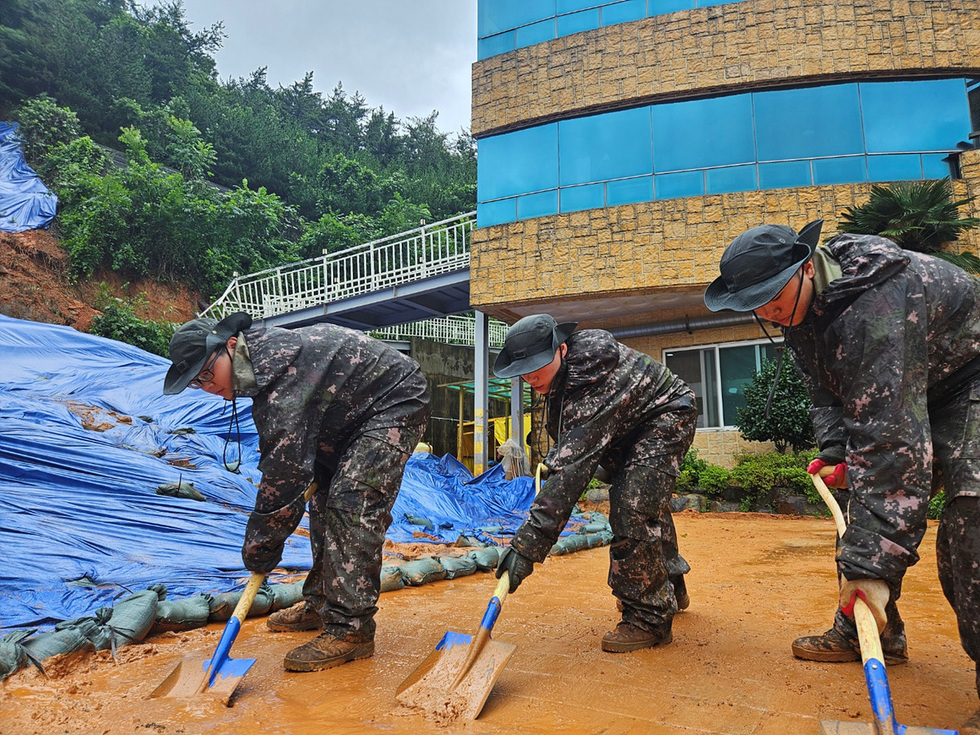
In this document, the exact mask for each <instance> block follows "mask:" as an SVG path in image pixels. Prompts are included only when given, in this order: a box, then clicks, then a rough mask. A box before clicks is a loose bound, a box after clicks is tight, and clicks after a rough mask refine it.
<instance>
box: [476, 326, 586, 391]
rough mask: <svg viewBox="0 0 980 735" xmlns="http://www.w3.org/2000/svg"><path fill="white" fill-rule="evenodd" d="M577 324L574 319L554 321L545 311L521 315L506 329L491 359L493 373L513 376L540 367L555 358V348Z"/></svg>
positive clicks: (499, 376) (500, 375) (525, 373)
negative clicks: (501, 346)
mask: <svg viewBox="0 0 980 735" xmlns="http://www.w3.org/2000/svg"><path fill="white" fill-rule="evenodd" d="M577 326H578V322H565V323H563V324H558V322H556V321H555V319H554V317H552V316H551V315H549V314H533V315H532V316H526V317H524V318H523V319H521V320H520V321H518V322H516V323H515V324H514V325H513V326H512V327H511V328H510V329H508V330H507V336H506V337H505V338H504V347H503V349H502V350H501V351H500V354H499V355H497V359H496V360H494V361H493V374H494V375H496V376H497V377H498V378H516V377H517V376H518V375H527V374H528V373H533V372H534V371H535V370H540V369H541V368H543V367H544V366H545V365H547V364H548V363H550V362H551V361H552V360H554V359H555V352H557V351H558V348H559V347H561V343H562V342H564V341H565V340H566V339H568V336H569V335H570V334H571V333H572V332H574V331H575V327H577Z"/></svg>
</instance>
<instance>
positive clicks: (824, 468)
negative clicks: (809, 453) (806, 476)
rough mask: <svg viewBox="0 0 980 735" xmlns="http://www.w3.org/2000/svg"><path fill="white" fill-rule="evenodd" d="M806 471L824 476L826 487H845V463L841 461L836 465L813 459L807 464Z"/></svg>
mask: <svg viewBox="0 0 980 735" xmlns="http://www.w3.org/2000/svg"><path fill="white" fill-rule="evenodd" d="M806 471H807V472H809V473H810V474H811V475H820V477H822V478H824V482H825V483H826V484H827V487H832V488H841V487H847V465H846V464H844V463H843V462H841V463H840V464H837V465H829V464H827V463H826V462H824V461H823V460H822V459H815V460H813V461H812V462H811V463H810V464H809V466H808V467H807V468H806Z"/></svg>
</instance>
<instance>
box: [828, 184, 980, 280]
mask: <svg viewBox="0 0 980 735" xmlns="http://www.w3.org/2000/svg"><path fill="white" fill-rule="evenodd" d="M972 201H973V197H968V198H966V199H960V200H959V201H953V188H952V185H951V183H950V181H949V179H938V180H935V181H921V182H920V181H913V182H900V183H897V184H892V185H891V186H877V185H876V186H872V187H871V196H870V197H869V198H868V201H867V202H866V203H865V204H862V205H860V206H857V207H848V208H847V209H846V210H844V213H843V214H842V215H841V224H840V227H839V231H840V232H852V233H855V234H860V235H881V236H882V237H887V238H889V239H890V240H894V241H895V242H896V243H898V244H899V245H900V246H901V247H903V248H905V249H906V250H914V251H915V252H917V253H927V254H929V255H935V256H937V257H939V258H942V259H944V260H947V261H949V262H951V263H954V264H956V265H959V266H960V267H961V268H963V269H965V270H968V271H970V272H971V273H980V258H978V257H977V256H976V255H975V254H973V253H956V252H950V251H949V250H947V249H946V248H947V247H948V245H949V244H950V243H953V242H955V241H956V240H957V239H958V238H959V236H960V235H961V234H962V233H963V232H964V231H965V230H972V229H976V228H977V227H980V219H977V218H976V217H961V216H960V212H959V209H960V207H963V206H966V205H967V204H969V203H970V202H972Z"/></svg>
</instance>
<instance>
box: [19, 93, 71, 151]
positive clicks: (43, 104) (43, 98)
mask: <svg viewBox="0 0 980 735" xmlns="http://www.w3.org/2000/svg"><path fill="white" fill-rule="evenodd" d="M17 119H18V122H19V123H20V127H19V128H18V130H17V136H18V137H19V138H20V140H21V144H22V147H23V149H24V158H26V159H27V162H28V164H31V165H34V164H35V163H37V162H38V161H39V160H41V158H42V156H44V155H46V154H47V153H48V152H49V151H51V150H53V149H54V148H55V147H56V146H59V145H67V144H68V143H70V142H71V141H73V140H75V139H76V138H78V137H80V136H81V132H82V126H81V123H80V122H79V121H78V116H77V115H76V114H75V113H74V112H72V111H71V110H69V109H68V108H67V107H59V106H58V104H57V103H56V102H55V101H54V100H53V99H51V97H49V96H48V95H46V94H40V95H38V96H37V97H32V98H31V99H29V100H26V101H25V102H24V104H23V105H21V106H20V109H19V110H18V112H17Z"/></svg>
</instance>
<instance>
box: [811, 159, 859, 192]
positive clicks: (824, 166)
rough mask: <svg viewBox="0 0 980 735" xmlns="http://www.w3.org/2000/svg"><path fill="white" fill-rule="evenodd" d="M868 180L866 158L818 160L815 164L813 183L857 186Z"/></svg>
mask: <svg viewBox="0 0 980 735" xmlns="http://www.w3.org/2000/svg"><path fill="white" fill-rule="evenodd" d="M867 180H868V169H867V164H866V163H865V160H864V156H847V157H846V158H818V159H817V160H815V161H814V162H813V183H814V184H815V185H817V186H821V185H823V184H855V183H857V182H859V181H867Z"/></svg>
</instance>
